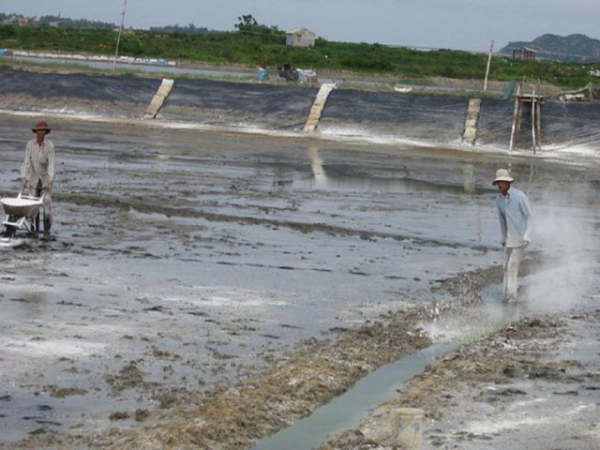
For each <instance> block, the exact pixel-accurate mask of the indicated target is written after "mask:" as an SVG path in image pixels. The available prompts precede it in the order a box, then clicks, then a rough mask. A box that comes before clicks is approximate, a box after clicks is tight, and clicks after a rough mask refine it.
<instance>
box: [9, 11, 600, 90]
mask: <svg viewBox="0 0 600 450" xmlns="http://www.w3.org/2000/svg"><path fill="white" fill-rule="evenodd" d="M236 29H237V31H235V32H210V33H206V32H200V33H182V32H175V33H173V32H166V31H157V30H149V31H148V30H135V31H134V30H126V31H124V32H123V34H122V36H121V42H120V45H119V55H122V56H131V57H152V58H164V59H167V60H190V61H202V62H211V63H219V64H242V65H247V66H251V67H255V66H257V65H258V64H259V63H261V62H266V63H267V65H268V66H269V67H271V68H275V67H278V66H280V65H281V64H283V63H290V64H291V65H293V66H295V67H302V68H312V69H317V70H332V71H349V72H358V73H363V74H365V73H366V74H389V75H392V76H394V77H398V78H422V77H435V76H439V77H448V78H457V79H482V78H483V77H484V74H485V67H486V64H487V55H486V54H483V53H481V54H475V53H469V52H463V51H451V50H435V51H420V50H415V49H410V48H405V47H392V46H386V45H381V44H366V43H360V44H356V43H342V42H332V41H327V40H325V39H317V41H316V44H315V46H314V47H292V46H288V45H286V36H285V32H284V31H281V30H279V29H277V28H276V27H267V26H264V25H260V24H258V23H257V22H256V20H255V19H254V18H253V17H252V16H241V17H240V18H239V23H238V24H237V25H236ZM117 34H118V33H117V31H115V30H114V29H102V28H95V29H74V28H56V27H48V26H18V25H0V48H8V49H14V50H42V51H60V52H80V53H90V54H104V55H112V54H114V52H115V46H116V41H117ZM491 68H492V69H491V72H490V76H489V79H490V80H501V81H506V80H509V79H511V78H517V79H522V78H523V77H525V78H527V79H528V80H537V79H538V78H539V79H540V80H541V81H544V82H548V83H551V84H554V85H557V86H559V87H560V88H563V89H575V88H581V87H583V86H585V85H586V84H587V83H588V82H594V81H597V80H598V78H597V77H593V76H591V75H590V74H589V72H590V70H600V63H593V64H586V65H582V64H581V63H565V62H556V61H548V60H540V61H517V60H512V59H509V58H503V57H494V58H493V61H492V65H491Z"/></svg>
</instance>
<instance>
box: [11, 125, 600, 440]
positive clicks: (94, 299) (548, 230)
mask: <svg viewBox="0 0 600 450" xmlns="http://www.w3.org/2000/svg"><path fill="white" fill-rule="evenodd" d="M31 122H32V120H31V118H29V117H26V118H22V117H16V116H12V115H3V117H2V122H1V123H0V136H1V138H0V144H1V145H2V149H3V150H2V154H3V163H2V166H1V168H0V193H1V195H2V196H13V195H14V194H15V193H16V189H17V188H18V179H19V168H20V164H21V161H22V157H23V149H24V145H25V141H26V139H29V138H30V137H31V133H30V131H29V128H30V123H31ZM52 125H53V128H54V129H53V132H52V134H51V135H50V136H49V138H50V139H51V140H53V142H54V144H55V146H56V148H57V155H58V156H57V157H58V165H57V174H58V175H57V183H56V185H55V191H54V195H53V198H54V199H55V217H56V219H55V226H54V228H53V231H54V233H55V237H56V240H55V241H52V242H48V243H44V242H41V241H37V240H30V241H29V242H28V245H26V246H24V247H20V248H17V249H11V250H6V249H2V250H1V251H2V254H1V256H2V258H1V260H0V277H1V279H0V282H1V286H2V288H1V290H0V305H1V307H2V310H3V314H2V318H1V321H2V324H1V325H2V326H1V327H0V329H1V330H2V331H0V344H1V345H0V418H1V420H2V422H1V424H2V430H1V433H0V434H1V435H2V439H1V443H0V446H3V448H23V449H34V448H36V449H37V448H49V449H50V448H57V449H58V448H60V449H68V448H73V449H75V448H107V449H110V448H114V449H117V448H124V447H127V446H129V447H131V448H148V449H151V448H161V449H162V448H206V449H213V448H224V449H225V448H227V449H244V448H250V447H251V445H252V443H253V442H255V441H256V440H257V439H260V438H261V437H265V436H267V435H269V434H272V433H274V432H276V431H278V430H280V429H282V428H285V427H286V426H287V425H289V424H291V423H292V422H294V421H295V420H297V419H300V418H301V417H305V416H307V415H309V414H310V413H311V412H312V411H314V410H315V409H316V408H317V407H319V406H320V405H323V404H325V403H327V402H328V401H329V400H331V399H332V398H334V397H335V396H337V395H339V394H341V393H342V392H344V391H346V390H348V389H349V388H350V387H351V386H352V385H354V383H356V382H357V381H358V380H359V379H361V378H363V377H365V376H367V375H368V374H369V373H371V372H372V371H374V370H375V369H376V368H378V367H380V366H381V365H383V364H386V363H389V362H392V361H394V360H396V359H398V358H400V357H402V356H403V355H407V354H410V353H412V352H414V351H415V350H417V349H420V348H425V347H427V346H429V345H431V344H432V343H434V342H437V341H440V340H444V339H450V340H452V339H459V340H460V339H461V336H462V335H464V334H465V330H467V329H469V327H468V326H466V323H465V321H468V322H471V323H473V322H477V320H479V319H480V317H481V315H488V314H490V312H489V310H488V309H486V308H488V307H487V306H486V307H483V309H482V306H481V305H492V309H493V310H494V313H493V314H498V310H500V311H502V306H501V305H500V285H499V283H500V280H501V263H502V254H501V251H500V248H499V246H498V234H499V233H498V224H497V217H496V211H495V209H494V208H495V206H494V191H493V189H492V188H491V186H490V179H491V177H492V175H493V173H494V171H495V169H496V168H497V167H498V166H505V165H506V164H507V163H508V162H511V163H512V170H513V171H512V173H513V176H515V178H517V180H519V184H520V187H521V188H522V189H524V190H526V191H527V193H528V195H529V196H530V200H531V201H532V204H533V205H534V212H536V214H538V216H539V217H540V223H542V224H544V227H540V236H539V239H538V240H537V241H536V242H534V245H533V246H532V248H531V250H530V252H529V257H528V262H527V264H526V268H525V287H524V289H525V290H524V295H526V298H527V299H528V300H527V305H529V306H528V307H529V308H530V310H528V311H526V315H528V316H533V317H534V318H529V319H526V320H525V319H524V320H525V321H523V322H520V321H519V320H520V319H515V320H514V322H515V325H512V326H511V327H512V328H506V329H505V330H504V331H501V332H500V333H499V334H492V335H491V336H490V337H487V338H484V340H483V341H477V343H475V344H470V346H467V347H465V348H461V349H460V350H459V351H458V353H456V354H453V355H455V356H451V357H450V359H448V357H447V358H446V359H443V360H442V361H440V362H437V363H435V364H434V365H433V366H432V367H431V368H429V369H428V371H427V372H426V373H425V374H424V375H423V376H422V377H418V378H417V379H416V380H415V381H414V382H413V381H411V383H415V384H414V386H416V387H415V388H414V389H415V390H416V391H418V392H419V394H418V395H417V394H413V396H412V397H411V396H409V395H408V394H409V393H410V392H413V391H410V389H413V388H411V387H410V386H413V385H411V384H408V385H407V390H406V391H404V390H403V392H401V395H400V397H399V401H400V402H402V403H406V404H410V405H416V404H419V405H420V407H423V408H425V409H426V410H427V414H428V418H430V419H431V420H436V421H439V423H440V425H439V427H440V429H441V430H442V431H440V432H434V431H428V432H427V434H426V436H427V439H429V441H428V442H432V443H433V444H432V445H437V444H435V443H436V442H439V443H440V445H453V444H454V443H455V442H457V439H459V437H460V436H461V435H460V433H462V432H463V431H464V432H466V433H472V435H468V434H467V437H468V436H471V437H468V439H467V440H468V442H472V441H477V439H478V438H476V436H479V435H483V436H489V435H490V434H491V433H492V432H490V431H486V432H479V431H472V430H474V429H475V428H468V429H467V427H458V428H454V427H455V425H454V424H453V423H451V422H448V423H442V422H441V421H442V420H444V419H449V418H448V413H447V412H446V411H445V408H443V407H440V408H438V409H435V408H434V407H433V406H434V405H436V404H439V405H442V406H444V405H445V404H444V403H440V402H439V399H440V395H446V394H445V392H446V390H450V391H451V392H452V393H451V394H448V395H452V396H454V397H453V398H459V399H460V401H461V402H465V403H464V404H465V405H467V406H468V407H469V408H470V407H471V406H470V405H471V404H470V403H469V402H471V401H475V400H472V399H471V398H470V397H469V396H468V395H467V394H466V393H464V389H465V388H463V386H469V383H471V386H472V385H473V384H477V383H482V382H485V383H488V382H490V383H491V382H492V381H497V382H498V386H497V387H496V389H497V390H498V391H499V392H505V391H506V392H508V391H507V389H509V388H508V387H505V386H504V384H503V383H509V382H510V381H513V382H515V383H516V382H517V381H519V383H520V380H521V378H524V379H527V376H528V374H530V373H532V371H533V370H535V371H537V372H540V373H541V372H542V371H543V370H545V369H544V367H545V365H544V364H545V363H544V362H543V361H542V358H543V356H544V353H543V352H542V350H544V349H547V348H549V347H551V345H550V344H548V345H547V346H546V347H544V345H546V344H544V342H545V341H544V339H547V333H546V332H548V331H549V330H550V331H553V330H554V331H555V335H554V336H553V337H552V336H551V337H552V339H554V338H556V337H557V336H560V337H564V335H567V337H569V336H570V334H569V333H567V332H563V330H565V328H564V326H565V325H564V324H565V323H566V324H571V323H573V324H578V323H584V322H585V324H586V325H587V326H590V327H592V329H596V328H594V327H595V326H596V325H595V324H596V322H597V320H596V319H597V314H595V315H594V314H592V313H590V312H586V313H585V314H586V315H584V316H581V317H579V316H570V317H566V318H561V317H560V316H557V317H558V318H555V317H554V315H556V314H559V315H560V314H566V313H570V311H572V309H573V308H583V309H590V304H591V301H590V298H593V299H594V300H596V301H597V298H596V297H593V295H594V293H595V292H596V290H597V287H598V286H597V270H596V269H595V268H594V267H595V266H594V265H595V264H597V258H598V247H597V244H596V243H595V242H596V241H597V238H598V236H597V234H598V216H597V212H596V211H597V206H598V200H597V198H598V196H597V194H598V189H599V187H600V185H599V184H598V180H599V176H598V173H599V172H598V168H597V167H595V166H593V165H589V164H587V165H585V166H582V165H577V164H573V165H567V164H562V163H556V162H551V161H548V160H544V159H541V158H537V159H536V158H526V157H516V158H512V159H510V160H509V159H508V158H507V157H506V156H502V155H492V154H482V153H477V152H459V151H450V150H444V149H436V148H414V147H408V146H404V147H398V146H395V145H375V144H368V145H366V144H364V143H363V144H360V143H356V142H350V141H340V142H335V141H324V140H319V139H314V138H309V137H304V138H302V137H294V136H289V137H287V138H282V137H276V136H271V137H269V136H259V135H240V134H235V133H227V132H220V133H216V132H210V131H198V130H185V129H168V128H164V127H155V126H152V125H150V124H147V123H143V122H140V123H137V124H126V123H123V124H116V123H114V122H111V123H101V122H90V121H86V120H69V119H56V120H54V121H53V122H52ZM521 180H522V181H521ZM567 230H569V233H566V231H567ZM561 232H562V236H563V240H562V243H563V244H565V245H567V248H568V249H569V251H568V252H565V251H564V247H561V246H560V245H558V247H557V248H554V247H553V246H551V245H550V243H555V244H560V243H561V242H560V241H559V242H558V243H556V235H557V233H561ZM568 236H571V237H568ZM573 236H576V237H577V239H575V238H573ZM566 254H568V255H570V256H575V259H576V261H575V263H574V262H573V261H572V260H571V259H566V258H565V257H564V256H565V255H566ZM566 267H569V268H575V269H577V270H576V271H575V270H574V271H573V272H572V273H571V272H569V273H567V275H568V276H569V277H568V280H570V281H569V283H570V282H572V283H575V284H576V285H577V288H573V286H572V285H571V284H569V283H567V282H566V281H565V280H563V279H562V277H561V276H558V275H557V274H559V275H564V274H565V272H567V270H566ZM590 274H593V275H591V276H590ZM548 280H550V281H548ZM590 296H592V297H590ZM548 298H552V299H553V300H552V301H551V302H549V301H545V300H547V299H548ZM548 309H550V310H548ZM541 313H550V314H552V315H553V316H552V317H551V318H548V319H546V318H544V319H536V318H535V317H536V316H537V315H539V314H541ZM582 314H583V313H582ZM590 314H591V315H590ZM442 319H444V320H442ZM536 320H537V321H538V322H535V321H536ZM532 324H534V325H532ZM511 329H512V330H514V332H513V331H510V330H511ZM568 329H569V330H570V328H568ZM529 331H530V334H531V338H532V339H529V340H528V339H521V338H519V340H518V342H517V344H515V343H514V342H513V341H510V342H509V341H507V339H509V338H510V339H513V340H514V339H516V337H515V336H517V335H519V333H522V332H529ZM538 332H539V333H541V334H538ZM510 333H512V334H510ZM545 333H546V334H545ZM524 337H527V336H524ZM503 339H504V341H502V340H503ZM498 342H509V344H510V345H514V346H516V348H517V349H518V350H519V352H520V353H519V355H520V354H524V355H526V356H527V358H533V360H532V361H531V362H530V363H529V366H527V367H525V366H524V363H522V362H519V361H518V360H511V359H510V358H509V356H510V355H504V354H501V353H500V351H501V350H503V348H504V347H503V346H502V345H500V344H498ZM530 342H533V344H530ZM553 342H554V341H553ZM561 342H562V341H561ZM564 342H565V344H564V345H567V344H568V343H569V342H570V341H569V340H566V341H564ZM536 345H538V347H536ZM496 347H498V348H497V349H496ZM494 349H496V350H497V351H498V352H499V353H493V352H492V350H494ZM491 352H492V353H491ZM467 356H468V357H467ZM501 357H502V358H506V359H504V360H500V359H498V358H501ZM535 360H538V361H537V362H536V361H535ZM460 361H466V362H472V361H479V362H478V363H479V364H481V365H482V366H481V367H482V369H481V371H480V372H481V374H480V372H478V371H476V373H477V374H480V376H477V377H473V378H469V377H470V375H469V374H470V373H471V372H472V366H470V365H469V364H467V363H466V362H465V364H458V363H459V362H460ZM498 361H502V364H500V363H499V362H498ZM453 362H454V363H456V364H457V365H458V366H459V367H450V366H448V365H449V364H451V363H453ZM447 366H448V367H449V368H447ZM513 366H514V371H513V372H511V369H506V368H507V367H513ZM532 367H533V369H532ZM577 367H579V366H577ZM577 367H575V365H569V364H568V363H566V362H565V363H561V364H558V365H557V367H556V368H555V369H554V370H555V372H557V373H559V375H560V373H563V372H560V370H562V369H565V371H567V369H568V370H572V369H573V368H577ZM586 367H587V366H586ZM505 369H506V370H505ZM478 370H479V369H478ZM578 370H579V372H578V375H577V376H580V377H582V378H581V382H580V385H578V386H579V387H577V388H572V389H571V388H569V389H566V388H565V389H561V390H560V392H563V391H565V392H568V391H571V390H580V391H581V392H582V393H583V392H584V391H583V387H582V386H592V387H593V386H595V384H594V383H596V384H597V380H596V379H594V378H593V376H592V375H593V372H590V370H592V369H589V368H588V369H586V370H587V372H586V370H584V368H581V367H579V369H578ZM470 371H471V372H470ZM504 372H507V373H504ZM537 372H536V373H537ZM588 372H590V373H588ZM440 373H441V374H442V375H440ZM511 373H513V374H514V376H513V377H512V378H511V377H510V374H511ZM549 373H550V372H549ZM596 373H597V372H596ZM482 374H483V375H482ZM523 374H525V375H523ZM484 375H485V376H487V377H489V378H485V377H484ZM455 376H457V377H459V378H460V379H461V380H462V381H461V383H460V384H458V383H457V382H455V378H454V377H455ZM494 377H496V378H494ZM438 378H439V379H438ZM542 378H543V377H542ZM431 380H434V381H435V382H436V383H438V384H436V385H435V389H434V387H428V386H427V385H426V383H429V382H433V381H431ZM560 381H561V382H562V381H565V380H564V379H562V378H561V379H560ZM567 381H568V380H567ZM419 383H421V384H419ZM448 386H450V387H448ZM519 389H520V390H522V391H524V392H526V394H525V395H532V394H531V392H533V391H532V390H528V389H529V387H527V386H521V385H520V384H519ZM482 390H483V391H482ZM438 392H444V394H439V395H438ZM481 392H484V393H487V391H485V388H481V389H480V391H479V392H478V394H479V393H481ZM511 392H512V391H511ZM585 392H587V391H585ZM589 392H594V391H593V390H589ZM436 395H437V397H436ZM490 395H491V394H490ZM569 395H571V394H569ZM573 395H574V394H573ZM480 397H481V398H483V400H477V401H480V402H481V403H482V405H483V408H488V406H489V404H491V403H493V401H491V400H490V401H488V400H486V398H488V397H485V395H484V394H481V396H480ZM484 397H485V398H484ZM558 397H559V398H569V396H568V395H565V396H564V397H563V396H560V395H559V396H558ZM446 402H447V403H448V405H447V406H448V407H451V406H453V405H451V404H450V402H451V398H446ZM459 404H462V403H460V402H459ZM475 406H477V404H474V406H472V407H473V408H475ZM439 410H443V411H441V412H440V411H439ZM465 411H467V410H465ZM594 414H596V413H594ZM594 417H597V416H594ZM457 430H458V431H457ZM465 430H467V431H465ZM357 433H358V432H356V433H355V435H358V434H357ZM474 436H475V437H474ZM357 445H358V444H357ZM360 445H362V444H360ZM290 448H291V447H290ZM337 448H359V447H348V446H346V447H337ZM364 448H369V447H364ZM448 448H450V447H448ZM507 448H508V447H507ZM582 448H583V447H582Z"/></svg>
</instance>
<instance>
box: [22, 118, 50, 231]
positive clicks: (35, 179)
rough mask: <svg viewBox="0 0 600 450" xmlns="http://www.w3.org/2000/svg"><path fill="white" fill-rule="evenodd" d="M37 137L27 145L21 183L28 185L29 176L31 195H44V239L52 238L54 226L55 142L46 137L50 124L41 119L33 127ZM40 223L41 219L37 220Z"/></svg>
mask: <svg viewBox="0 0 600 450" xmlns="http://www.w3.org/2000/svg"><path fill="white" fill-rule="evenodd" d="M31 131H33V132H34V133H35V138H33V139H31V140H30V141H29V142H27V145H26V147H25V159H24V160H23V166H22V167H21V183H22V185H23V188H25V187H27V176H28V175H29V173H31V177H30V179H29V195H35V196H36V197H41V196H42V195H43V196H44V199H43V205H44V239H45V240H50V229H51V228H52V186H53V185H54V144H52V142H50V141H49V140H48V139H46V135H47V134H50V131H51V130H50V127H49V126H48V124H47V123H46V122H45V121H43V120H40V121H39V122H37V123H36V124H35V127H34V128H32V129H31ZM37 223H38V224H39V221H38V222H37Z"/></svg>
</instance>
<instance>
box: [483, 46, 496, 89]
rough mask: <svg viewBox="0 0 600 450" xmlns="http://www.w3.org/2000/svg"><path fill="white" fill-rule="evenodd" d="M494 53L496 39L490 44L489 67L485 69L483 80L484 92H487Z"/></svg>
mask: <svg viewBox="0 0 600 450" xmlns="http://www.w3.org/2000/svg"><path fill="white" fill-rule="evenodd" d="M493 53H494V41H492V43H491V45H490V54H489V56H488V62H487V67H486V69H485V81H484V82H483V93H484V94H485V93H486V92H487V84H488V75H489V74H490V64H491V63H492V54H493Z"/></svg>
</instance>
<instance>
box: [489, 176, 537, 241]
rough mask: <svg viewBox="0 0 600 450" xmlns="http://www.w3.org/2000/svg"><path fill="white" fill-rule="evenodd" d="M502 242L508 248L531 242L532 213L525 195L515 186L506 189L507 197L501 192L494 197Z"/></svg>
mask: <svg viewBox="0 0 600 450" xmlns="http://www.w3.org/2000/svg"><path fill="white" fill-rule="evenodd" d="M496 205H497V206H498V217H499V219H500V232H501V234H502V242H504V245H505V246H506V247H509V248H516V247H521V246H522V245H523V244H524V241H529V242H531V231H532V228H533V214H532V213H531V208H530V206H529V200H527V196H526V195H525V194H524V193H523V191H520V190H519V189H517V188H514V187H511V188H510V189H509V190H508V193H507V198H506V197H504V196H503V195H502V194H501V193H500V194H498V197H497V198H496Z"/></svg>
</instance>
